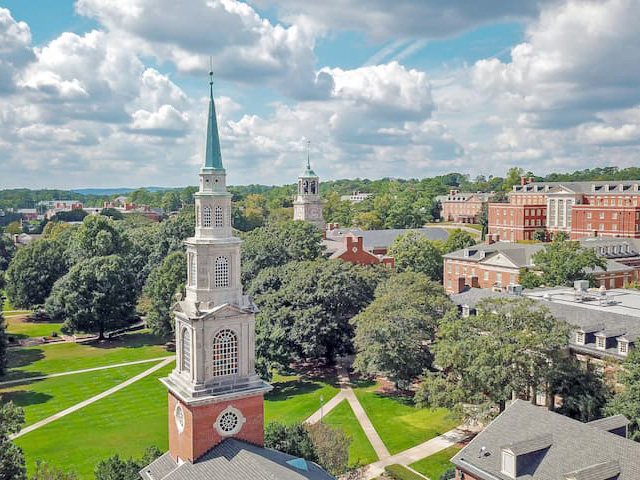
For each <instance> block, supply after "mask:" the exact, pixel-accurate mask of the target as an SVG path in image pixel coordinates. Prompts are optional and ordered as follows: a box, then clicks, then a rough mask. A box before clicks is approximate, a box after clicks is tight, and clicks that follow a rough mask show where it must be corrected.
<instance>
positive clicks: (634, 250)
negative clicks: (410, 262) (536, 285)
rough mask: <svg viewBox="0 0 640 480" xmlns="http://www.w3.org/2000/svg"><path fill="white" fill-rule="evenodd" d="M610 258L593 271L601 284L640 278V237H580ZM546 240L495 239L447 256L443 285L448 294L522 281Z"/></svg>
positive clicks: (623, 283) (621, 283) (622, 283)
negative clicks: (520, 276) (518, 241)
mask: <svg viewBox="0 0 640 480" xmlns="http://www.w3.org/2000/svg"><path fill="white" fill-rule="evenodd" d="M580 242H581V244H582V246H583V247H587V248H593V249H595V251H596V253H597V254H598V255H599V256H600V257H603V258H605V259H606V270H602V269H600V268H598V269H595V270H594V271H592V272H589V273H591V275H593V277H594V278H595V279H596V281H597V282H598V284H599V285H600V286H604V287H605V288H607V289H610V288H623V287H624V286H626V285H628V284H629V283H631V282H633V281H636V280H638V279H640V240H635V239H624V238H600V237H591V238H583V239H581V240H580ZM543 248H545V244H544V243H535V244H520V243H514V242H494V243H491V238H490V240H489V243H484V244H478V245H475V246H473V247H469V248H465V249H462V250H458V251H455V252H451V253H448V254H446V255H444V256H443V276H442V277H443V284H444V288H445V290H446V291H447V293H450V294H451V293H459V292H461V291H463V290H465V289H467V288H501V289H504V288H506V287H507V286H508V285H514V284H517V283H518V282H519V274H520V270H521V269H523V268H525V269H531V270H534V271H535V268H536V267H535V265H534V263H533V262H532V260H531V257H532V256H533V255H534V254H535V253H536V252H537V251H539V250H541V249H543Z"/></svg>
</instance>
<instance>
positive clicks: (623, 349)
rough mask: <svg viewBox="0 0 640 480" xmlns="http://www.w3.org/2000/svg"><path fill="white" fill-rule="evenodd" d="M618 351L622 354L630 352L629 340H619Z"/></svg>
mask: <svg viewBox="0 0 640 480" xmlns="http://www.w3.org/2000/svg"><path fill="white" fill-rule="evenodd" d="M618 353H619V354H620V355H626V354H627V353H629V342H627V341H626V340H618Z"/></svg>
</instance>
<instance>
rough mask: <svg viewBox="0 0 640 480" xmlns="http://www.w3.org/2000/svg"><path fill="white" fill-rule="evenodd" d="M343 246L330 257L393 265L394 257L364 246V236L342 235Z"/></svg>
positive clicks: (362, 262) (367, 263)
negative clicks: (371, 250)
mask: <svg viewBox="0 0 640 480" xmlns="http://www.w3.org/2000/svg"><path fill="white" fill-rule="evenodd" d="M342 242H343V245H342V248H340V249H338V250H336V251H335V252H333V254H331V256H330V257H329V258H333V259H340V260H342V261H345V262H349V263H353V264H357V265H378V264H380V263H382V264H384V265H387V266H389V267H393V266H394V264H395V262H394V259H393V257H388V256H386V255H384V254H375V253H373V252H370V251H369V250H367V249H365V248H364V243H363V238H362V237H361V236H356V235H354V234H349V235H347V236H345V237H342Z"/></svg>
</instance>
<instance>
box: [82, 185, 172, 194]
mask: <svg viewBox="0 0 640 480" xmlns="http://www.w3.org/2000/svg"><path fill="white" fill-rule="evenodd" d="M136 190H146V191H147V192H163V191H164V190H175V188H170V187H139V188H127V187H122V188H75V189H72V190H69V191H70V192H73V193H79V194H81V195H115V194H118V193H131V192H134V191H136Z"/></svg>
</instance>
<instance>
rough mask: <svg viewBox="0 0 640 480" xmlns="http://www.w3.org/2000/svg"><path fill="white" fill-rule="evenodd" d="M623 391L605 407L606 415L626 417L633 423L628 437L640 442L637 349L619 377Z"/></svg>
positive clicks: (638, 357)
mask: <svg viewBox="0 0 640 480" xmlns="http://www.w3.org/2000/svg"><path fill="white" fill-rule="evenodd" d="M618 382H619V383H621V384H622V385H623V387H624V388H623V389H622V390H621V391H619V392H618V393H616V394H615V395H614V397H613V398H612V399H611V400H610V401H609V403H608V404H607V406H606V407H605V414H606V415H617V414H621V415H624V416H625V417H627V418H628V419H629V421H630V422H631V423H630V424H629V427H628V436H629V438H630V439H632V440H635V441H636V442H638V441H640V351H639V350H638V349H637V348H634V349H632V350H631V351H630V352H629V356H628V357H627V358H626V360H625V362H624V364H623V368H622V369H621V370H620V373H619V375H618Z"/></svg>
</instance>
